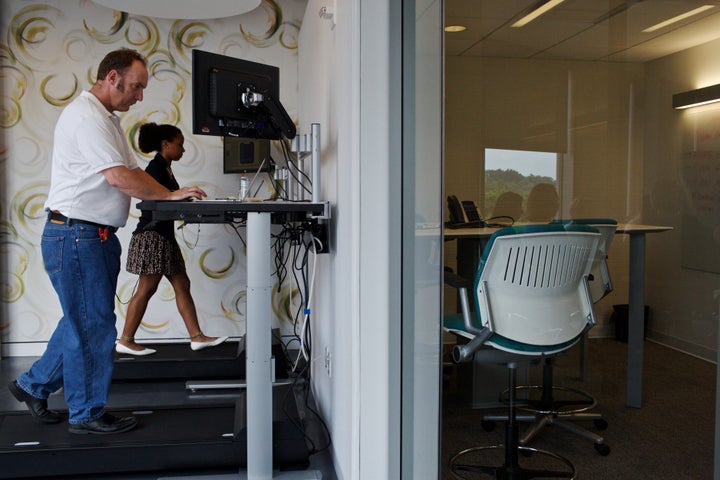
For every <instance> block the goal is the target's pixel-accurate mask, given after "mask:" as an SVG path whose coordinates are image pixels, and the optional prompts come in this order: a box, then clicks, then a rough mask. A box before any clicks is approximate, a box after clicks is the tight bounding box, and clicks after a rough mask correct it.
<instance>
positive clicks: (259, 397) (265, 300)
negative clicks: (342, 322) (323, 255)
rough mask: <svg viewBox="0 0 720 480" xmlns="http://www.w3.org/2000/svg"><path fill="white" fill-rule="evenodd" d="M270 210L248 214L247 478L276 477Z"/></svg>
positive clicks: (256, 479) (263, 478)
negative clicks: (273, 414)
mask: <svg viewBox="0 0 720 480" xmlns="http://www.w3.org/2000/svg"><path fill="white" fill-rule="evenodd" d="M270 245H271V238H270V213H256V212H250V213H248V214H247V315H246V322H247V331H246V337H245V354H246V359H247V360H246V362H247V364H246V367H245V368H246V375H247V377H246V379H247V412H248V414H247V446H248V447H247V478H248V479H249V480H269V479H271V478H272V467H273V464H272V445H273V443H272V420H273V419H272V369H271V365H272V360H271V347H270V344H271V340H272V339H271V333H270V332H271V326H272V324H271V314H272V310H271V305H270V301H271V296H270V293H271V290H272V279H271V278H270Z"/></svg>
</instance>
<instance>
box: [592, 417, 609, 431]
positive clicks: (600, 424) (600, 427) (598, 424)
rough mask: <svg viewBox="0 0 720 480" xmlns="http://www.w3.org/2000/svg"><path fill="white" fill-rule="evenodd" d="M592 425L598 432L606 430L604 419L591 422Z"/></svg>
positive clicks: (606, 424)
mask: <svg viewBox="0 0 720 480" xmlns="http://www.w3.org/2000/svg"><path fill="white" fill-rule="evenodd" d="M593 424H594V425H595V428H597V429H598V430H606V429H607V428H608V422H607V421H606V420H605V419H604V418H601V419H599V420H593Z"/></svg>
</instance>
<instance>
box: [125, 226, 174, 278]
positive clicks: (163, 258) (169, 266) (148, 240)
mask: <svg viewBox="0 0 720 480" xmlns="http://www.w3.org/2000/svg"><path fill="white" fill-rule="evenodd" d="M125 269H126V270H127V271H128V272H130V273H134V274H136V275H157V274H162V275H175V274H178V273H182V272H184V271H185V260H184V259H183V256H182V252H181V251H180V245H178V243H177V241H176V240H175V239H174V238H173V239H172V240H168V239H167V238H165V237H163V236H162V235H160V234H159V233H157V232H153V231H146V232H140V233H135V234H133V236H132V237H131V238H130V247H129V248H128V255H127V264H126V267H125Z"/></svg>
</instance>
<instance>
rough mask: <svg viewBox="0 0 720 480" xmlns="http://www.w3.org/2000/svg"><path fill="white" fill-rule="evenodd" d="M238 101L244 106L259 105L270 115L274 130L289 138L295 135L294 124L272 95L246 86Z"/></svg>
mask: <svg viewBox="0 0 720 480" xmlns="http://www.w3.org/2000/svg"><path fill="white" fill-rule="evenodd" d="M240 101H241V102H242V104H243V106H244V107H245V108H250V107H259V108H262V109H264V110H265V111H266V112H267V113H268V114H269V115H270V121H271V122H272V124H273V126H274V127H275V129H276V130H278V131H279V132H281V133H282V134H283V135H284V136H285V138H287V139H289V140H292V139H293V138H294V137H295V134H296V129H295V124H294V123H293V121H292V119H291V118H290V115H288V113H287V112H286V111H285V108H283V106H282V104H281V103H280V102H279V101H277V100H276V99H275V97H273V96H272V95H268V94H262V93H258V92H256V91H254V90H253V89H252V88H250V87H246V89H245V91H244V92H243V93H241V95H240Z"/></svg>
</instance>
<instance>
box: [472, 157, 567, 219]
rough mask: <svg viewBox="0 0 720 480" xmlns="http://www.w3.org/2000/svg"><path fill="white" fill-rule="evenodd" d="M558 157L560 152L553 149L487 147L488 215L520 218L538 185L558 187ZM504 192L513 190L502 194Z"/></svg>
mask: <svg viewBox="0 0 720 480" xmlns="http://www.w3.org/2000/svg"><path fill="white" fill-rule="evenodd" d="M559 158H560V154H558V153H554V152H530V151H523V150H500V149H494V148H486V149H485V198H484V205H485V208H484V211H485V212H487V215H486V216H493V217H495V216H510V217H512V218H513V219H514V220H519V218H520V216H522V212H523V211H524V210H525V208H526V207H527V205H526V202H527V199H528V195H529V194H530V191H531V190H532V189H533V187H534V186H535V185H538V184H540V183H550V184H552V185H553V186H555V187H556V189H557V180H558V174H557V172H558V163H559ZM505 192H512V193H511V194H505V195H502V194H503V193H505ZM501 195H502V198H500V197H501ZM498 198H500V204H498ZM520 199H521V201H520ZM518 203H520V204H518Z"/></svg>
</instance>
